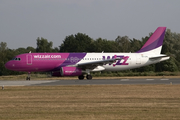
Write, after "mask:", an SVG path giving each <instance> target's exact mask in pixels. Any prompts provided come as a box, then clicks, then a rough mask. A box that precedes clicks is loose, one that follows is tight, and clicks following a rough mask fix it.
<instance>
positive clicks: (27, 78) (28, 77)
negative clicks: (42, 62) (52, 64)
mask: <svg viewBox="0 0 180 120" xmlns="http://www.w3.org/2000/svg"><path fill="white" fill-rule="evenodd" d="M30 74H31V72H28V76H27V77H26V80H29V81H30V79H31V78H30Z"/></svg>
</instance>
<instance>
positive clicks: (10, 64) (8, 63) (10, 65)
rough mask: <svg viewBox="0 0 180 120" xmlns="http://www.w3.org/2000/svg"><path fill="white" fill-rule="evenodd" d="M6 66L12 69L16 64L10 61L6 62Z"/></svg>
mask: <svg viewBox="0 0 180 120" xmlns="http://www.w3.org/2000/svg"><path fill="white" fill-rule="evenodd" d="M5 67H6V68H7V69H9V70H12V69H13V67H14V64H13V63H12V62H11V61H9V62H7V63H6V64H5Z"/></svg>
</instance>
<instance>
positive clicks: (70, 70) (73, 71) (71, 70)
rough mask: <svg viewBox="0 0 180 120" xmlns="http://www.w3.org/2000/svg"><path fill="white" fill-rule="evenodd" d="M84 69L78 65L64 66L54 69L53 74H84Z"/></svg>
mask: <svg viewBox="0 0 180 120" xmlns="http://www.w3.org/2000/svg"><path fill="white" fill-rule="evenodd" d="M82 73H83V72H82V70H81V69H80V68H77V67H62V68H61V69H60V71H53V72H52V74H51V75H52V76H57V77H59V76H79V75H82Z"/></svg>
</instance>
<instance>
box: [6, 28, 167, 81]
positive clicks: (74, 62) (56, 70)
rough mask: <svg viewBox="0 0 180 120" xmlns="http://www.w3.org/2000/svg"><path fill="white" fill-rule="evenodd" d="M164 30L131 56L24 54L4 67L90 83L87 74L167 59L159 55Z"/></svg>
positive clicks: (113, 54)
mask: <svg viewBox="0 0 180 120" xmlns="http://www.w3.org/2000/svg"><path fill="white" fill-rule="evenodd" d="M165 31H166V27H158V28H157V29H156V31H155V32H154V33H153V34H152V36H151V37H150V38H149V39H148V41H147V42H146V43H145V44H144V45H143V47H142V48H141V49H140V50H139V51H137V52H135V53H105V52H102V53H31V52H30V53H24V54H20V55H17V56H16V57H15V58H13V59H12V60H10V61H8V62H7V63H6V64H5V67H6V68H7V69H9V70H14V71H23V72H28V76H27V78H26V80H30V73H31V72H51V75H52V76H59V77H60V76H78V78H79V80H83V79H84V77H85V75H86V78H87V79H88V80H91V79H92V75H91V74H90V73H91V72H97V71H121V70H128V69H134V68H139V67H143V66H147V65H150V64H155V63H158V62H161V61H164V60H168V59H169V58H170V57H169V56H167V55H165V54H161V49H162V44H163V39H164V36H165Z"/></svg>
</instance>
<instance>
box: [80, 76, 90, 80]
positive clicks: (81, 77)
mask: <svg viewBox="0 0 180 120" xmlns="http://www.w3.org/2000/svg"><path fill="white" fill-rule="evenodd" d="M78 78H79V80H83V79H84V75H80V76H78ZM86 79H88V80H91V79H92V76H91V75H86Z"/></svg>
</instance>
